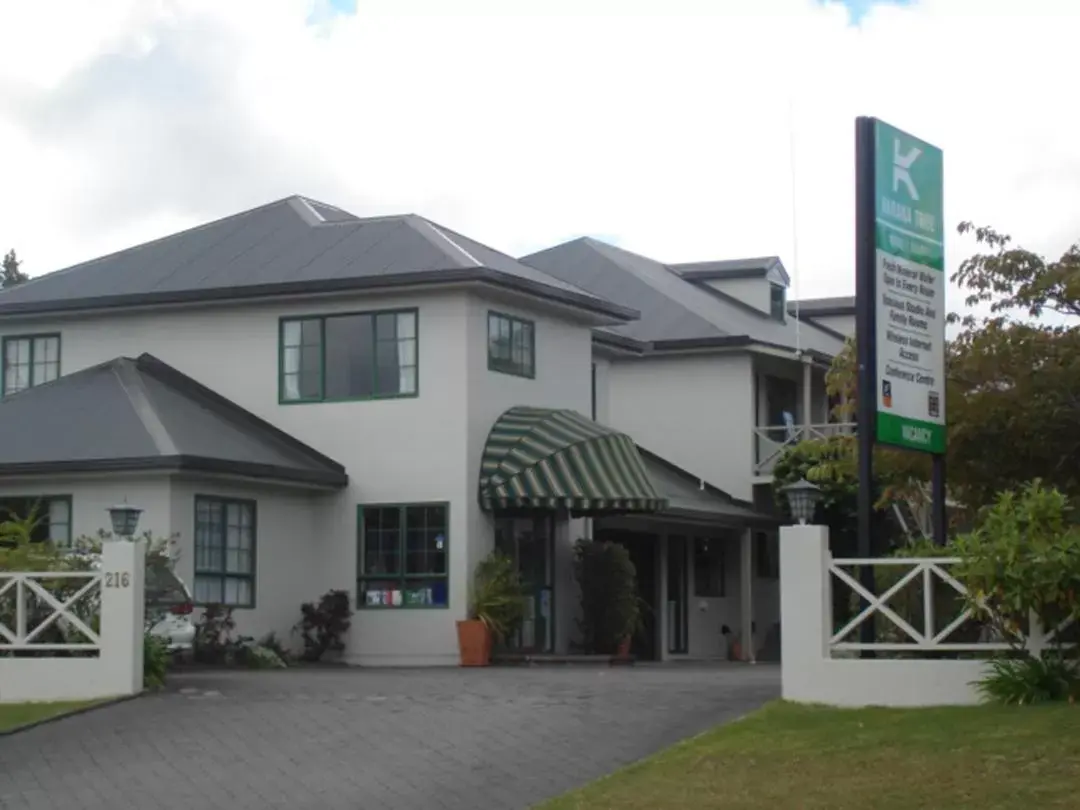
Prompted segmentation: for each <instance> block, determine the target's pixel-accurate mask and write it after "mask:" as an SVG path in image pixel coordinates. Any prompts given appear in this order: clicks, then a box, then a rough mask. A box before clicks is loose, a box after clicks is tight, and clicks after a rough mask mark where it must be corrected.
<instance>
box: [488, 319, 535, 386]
mask: <svg viewBox="0 0 1080 810" xmlns="http://www.w3.org/2000/svg"><path fill="white" fill-rule="evenodd" d="M488 368H489V369H491V370H492V371H500V372H502V373H503V374H514V375H516V376H518V377H529V378H530V379H531V378H533V377H535V376H536V324H534V323H533V322H532V321H527V320H525V319H524V318H515V317H513V316H512V315H504V314H502V313H501V312H489V313H488Z"/></svg>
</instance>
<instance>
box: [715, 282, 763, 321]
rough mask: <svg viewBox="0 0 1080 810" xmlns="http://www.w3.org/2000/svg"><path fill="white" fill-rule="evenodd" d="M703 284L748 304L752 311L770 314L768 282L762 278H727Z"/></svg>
mask: <svg viewBox="0 0 1080 810" xmlns="http://www.w3.org/2000/svg"><path fill="white" fill-rule="evenodd" d="M705 284H707V285H708V286H710V287H712V288H713V289H714V290H719V291H720V292H722V293H727V294H728V295H730V296H731V297H732V298H737V299H739V300H740V301H742V302H743V303H744V304H749V305H750V306H752V307H753V308H754V309H756V310H759V311H761V312H764V313H765V314H766V315H768V314H769V313H770V308H771V305H770V298H769V296H770V295H771V293H770V291H769V281H768V280H767V279H765V278H764V277H762V278H729V279H714V280H711V281H706V282H705Z"/></svg>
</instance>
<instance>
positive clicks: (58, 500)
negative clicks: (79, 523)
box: [0, 494, 75, 548]
mask: <svg viewBox="0 0 1080 810" xmlns="http://www.w3.org/2000/svg"><path fill="white" fill-rule="evenodd" d="M16 502H19V506H20V508H18V509H13V508H12V505H13V504H14V503H16ZM28 503H32V504H33V506H32V507H30V509H29V510H28V509H26V508H22V507H24V506H25V504H28ZM54 503H55V504H58V505H59V504H63V508H62V509H56V510H54V509H53V504H54ZM34 509H36V510H37V512H36V517H37V519H38V523H37V524H36V526H35V532H34V535H36V536H33V535H32V537H31V540H32V541H42V540H45V539H48V540H51V541H53V543H55V544H56V547H57V548H71V547H72V546H73V545H74V541H75V537H74V532H73V531H72V529H73V527H74V525H75V524H74V504H73V501H72V497H71V496H70V495H3V494H0V521H5V520H12V519H25V518H27V517H29V516H30V513H31V510H34ZM39 529H44V531H45V532H47V534H44V533H42V532H39V531H38V530H39ZM58 529H62V531H58ZM58 535H61V536H58Z"/></svg>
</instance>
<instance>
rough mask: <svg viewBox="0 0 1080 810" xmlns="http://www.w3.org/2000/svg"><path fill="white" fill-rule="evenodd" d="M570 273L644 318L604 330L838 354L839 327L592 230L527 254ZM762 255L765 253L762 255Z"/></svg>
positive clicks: (663, 340)
mask: <svg viewBox="0 0 1080 810" xmlns="http://www.w3.org/2000/svg"><path fill="white" fill-rule="evenodd" d="M522 261H523V262H524V263H525V264H529V265H532V266H534V267H538V268H539V269H541V270H543V271H544V272H545V273H547V274H549V275H552V276H556V277H558V278H560V279H562V280H563V281H566V282H569V283H572V284H575V285H577V286H579V287H583V288H584V289H586V290H588V291H589V292H591V293H593V294H595V295H599V296H601V297H604V298H607V299H609V300H612V301H615V302H616V303H619V304H622V305H623V306H626V307H631V308H633V309H636V310H638V311H639V312H640V313H641V317H640V319H639V320H638V321H636V322H634V323H630V324H626V325H624V326H620V327H616V328H612V329H606V330H601V331H600V332H599V333H598V334H605V333H616V334H619V335H622V336H625V337H629V338H633V339H635V340H638V341H645V342H648V343H650V344H652V348H653V349H654V350H680V349H691V348H694V349H704V348H710V347H724V346H729V347H730V346H740V345H749V344H752V343H761V344H767V345H769V346H772V347H779V348H784V349H794V348H795V347H796V346H801V347H802V348H803V349H804V350H807V351H811V352H818V353H820V354H822V355H826V356H832V355H835V354H836V353H837V352H838V351H840V349H841V348H842V347H843V343H842V341H840V340H838V339H837V337H836V335H834V334H831V333H829V332H826V331H824V330H822V329H819V328H818V327H816V325H813V324H809V323H808V322H806V321H804V322H803V327H804V328H803V329H802V330H801V334H799V335H796V329H797V328H798V327H797V325H796V323H795V321H794V320H788V321H779V320H776V319H774V318H772V317H770V316H769V314H767V313H764V312H759V311H758V310H757V309H755V308H754V307H752V306H750V305H749V304H746V303H744V302H742V301H740V300H738V299H737V298H735V297H733V296H731V295H728V294H726V293H724V292H722V291H720V290H714V289H705V288H704V287H703V286H699V285H698V284H696V283H693V282H691V281H688V280H687V279H685V278H683V277H682V276H681V275H680V274H679V273H676V272H674V271H673V270H672V269H671V268H670V267H669V266H668V265H665V264H661V263H660V262H657V261H655V260H653V259H649V258H647V257H645V256H640V255H638V254H636V253H631V252H630V251H628V250H623V249H622V248H618V247H615V246H614V245H609V244H607V243H605V242H601V241H599V240H597V239H593V238H591V237H583V238H580V239H575V240H573V241H571V242H565V243H563V244H561V245H556V246H555V247H552V248H548V249H547V250H542V251H540V252H538V253H533V254H531V255H529V256H525V257H523V258H522ZM754 261H758V260H754Z"/></svg>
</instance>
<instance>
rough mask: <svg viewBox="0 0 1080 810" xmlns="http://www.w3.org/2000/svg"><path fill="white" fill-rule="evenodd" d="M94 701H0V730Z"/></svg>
mask: <svg viewBox="0 0 1080 810" xmlns="http://www.w3.org/2000/svg"><path fill="white" fill-rule="evenodd" d="M91 703H94V701H92V700H90V701H87V700H77V701H71V702H67V703H0V731H7V730H9V729H13V728H16V727H17V726H23V725H26V724H27V723H35V722H37V721H38V720H45V719H46V718H49V717H56V715H58V714H67V713H68V712H72V711H75V710H76V709H82V708H84V707H85V706H89V705H90V704H91Z"/></svg>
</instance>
